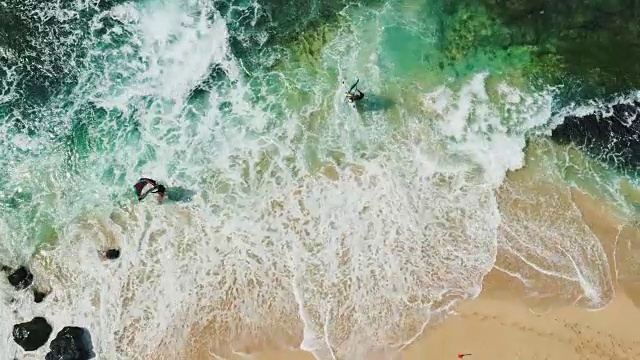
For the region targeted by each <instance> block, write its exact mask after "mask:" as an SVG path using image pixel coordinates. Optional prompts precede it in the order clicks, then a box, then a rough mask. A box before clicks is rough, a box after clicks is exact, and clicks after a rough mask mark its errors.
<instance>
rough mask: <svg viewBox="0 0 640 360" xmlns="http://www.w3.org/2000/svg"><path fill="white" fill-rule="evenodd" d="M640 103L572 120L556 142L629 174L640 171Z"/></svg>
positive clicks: (556, 131)
mask: <svg viewBox="0 0 640 360" xmlns="http://www.w3.org/2000/svg"><path fill="white" fill-rule="evenodd" d="M639 115H640V103H639V102H632V103H622V104H615V105H609V106H607V107H606V108H605V109H603V110H600V111H597V112H595V113H593V114H590V115H587V116H584V117H577V116H568V117H566V118H565V120H564V122H563V123H562V124H561V125H559V126H558V127H556V128H555V129H554V130H553V131H552V133H551V137H552V139H553V140H554V141H556V142H558V143H561V144H567V143H572V144H574V145H576V146H577V147H578V148H580V149H582V150H584V151H586V152H587V153H589V154H590V155H592V156H593V157H595V158H597V159H600V160H603V161H605V162H607V163H609V164H612V165H614V166H616V167H618V168H621V169H625V170H629V169H630V170H633V171H638V170H640V119H638V117H639Z"/></svg>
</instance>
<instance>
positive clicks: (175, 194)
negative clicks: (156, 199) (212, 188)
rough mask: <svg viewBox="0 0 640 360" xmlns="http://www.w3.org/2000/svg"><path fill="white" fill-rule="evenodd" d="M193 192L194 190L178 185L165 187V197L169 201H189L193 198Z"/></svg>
mask: <svg viewBox="0 0 640 360" xmlns="http://www.w3.org/2000/svg"><path fill="white" fill-rule="evenodd" d="M195 194H196V192H195V191H193V190H189V189H185V188H183V187H180V186H172V187H168V188H167V198H168V199H169V200H171V201H176V202H189V201H191V200H192V199H193V195H195Z"/></svg>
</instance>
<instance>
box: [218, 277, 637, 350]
mask: <svg viewBox="0 0 640 360" xmlns="http://www.w3.org/2000/svg"><path fill="white" fill-rule="evenodd" d="M496 275H498V276H499V274H496ZM490 276H491V275H490ZM456 312H457V314H455V315H452V316H450V317H449V318H448V319H447V320H445V321H444V322H443V323H441V324H439V325H436V326H434V327H432V328H430V329H427V330H426V331H425V334H423V335H422V336H421V337H420V339H418V340H417V341H415V342H414V343H413V344H411V345H410V346H409V347H407V348H406V349H405V350H404V351H403V352H402V354H401V355H400V356H399V357H398V358H399V359H406V360H418V359H420V360H445V359H457V358H458V354H460V353H468V354H472V355H470V356H466V357H465V359H471V360H497V359H513V360H516V359H522V360H524V359H526V360H538V359H539V360H543V359H550V360H551V359H564V360H574V359H575V360H578V359H581V360H582V359H593V360H605V359H606V360H617V359H620V360H622V359H638V358H640V339H639V338H638V336H637V334H636V331H637V328H638V324H639V323H640V310H639V309H638V308H637V307H635V306H634V304H633V301H631V299H630V298H629V297H628V296H626V295H625V293H624V292H622V291H619V292H617V295H616V297H615V299H614V300H613V301H612V302H611V303H610V304H609V305H608V306H606V307H605V308H604V309H602V310H599V311H587V310H584V309H581V308H578V307H576V306H570V305H568V306H562V307H559V308H554V309H551V310H544V309H532V308H530V307H529V306H528V305H526V304H525V303H524V302H522V301H518V300H516V299H513V298H511V299H509V298H505V297H504V296H503V295H499V294H495V293H493V294H492V292H491V291H487V292H485V293H483V294H482V295H481V296H480V297H478V298H477V299H474V300H471V301H468V302H465V303H463V304H461V305H460V306H459V307H458V308H457V309H456ZM211 358H212V359H213V357H211ZM247 358H251V359H261V360H276V359H279V360H294V359H295V360H298V359H299V360H303V359H304V360H306V359H309V360H311V359H313V356H311V355H310V354H308V353H305V352H303V351H270V352H262V353H257V354H254V355H253V356H237V357H235V359H247Z"/></svg>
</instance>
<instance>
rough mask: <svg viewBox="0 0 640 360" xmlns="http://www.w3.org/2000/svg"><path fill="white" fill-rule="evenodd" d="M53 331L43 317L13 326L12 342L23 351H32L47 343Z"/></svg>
mask: <svg viewBox="0 0 640 360" xmlns="http://www.w3.org/2000/svg"><path fill="white" fill-rule="evenodd" d="M52 331H53V329H52V328H51V325H49V323H48V322H47V320H46V319H45V318H43V317H35V318H33V320H31V321H28V322H25V323H20V324H16V325H13V340H14V341H15V342H16V344H18V345H20V347H22V348H23V349H24V350H25V351H34V350H37V349H39V348H40V347H41V346H42V345H44V344H46V343H47V340H49V336H50V335H51V332H52Z"/></svg>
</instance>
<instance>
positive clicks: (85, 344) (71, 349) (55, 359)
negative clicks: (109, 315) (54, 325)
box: [45, 326, 95, 360]
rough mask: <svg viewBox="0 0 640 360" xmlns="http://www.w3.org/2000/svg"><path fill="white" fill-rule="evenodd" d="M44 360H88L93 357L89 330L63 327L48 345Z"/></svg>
mask: <svg viewBox="0 0 640 360" xmlns="http://www.w3.org/2000/svg"><path fill="white" fill-rule="evenodd" d="M49 348H50V349H51V351H49V353H48V354H47V356H46V357H45V360H89V359H93V358H94V357H95V354H94V353H93V344H92V343H91V334H90V333H89V330H87V329H85V328H81V327H76V326H65V327H64V328H63V329H62V330H60V332H58V335H56V337H55V339H53V340H51V344H49Z"/></svg>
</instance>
